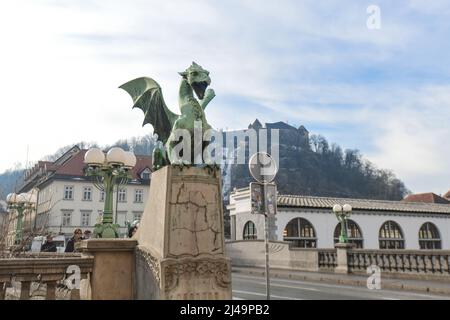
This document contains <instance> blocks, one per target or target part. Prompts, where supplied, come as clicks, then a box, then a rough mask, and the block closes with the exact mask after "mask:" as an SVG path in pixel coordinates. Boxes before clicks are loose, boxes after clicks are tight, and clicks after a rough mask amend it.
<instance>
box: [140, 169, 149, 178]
mask: <svg viewBox="0 0 450 320" xmlns="http://www.w3.org/2000/svg"><path fill="white" fill-rule="evenodd" d="M150 173H151V171H150V169H149V168H145V170H143V171H142V172H141V179H142V180H149V179H150Z"/></svg>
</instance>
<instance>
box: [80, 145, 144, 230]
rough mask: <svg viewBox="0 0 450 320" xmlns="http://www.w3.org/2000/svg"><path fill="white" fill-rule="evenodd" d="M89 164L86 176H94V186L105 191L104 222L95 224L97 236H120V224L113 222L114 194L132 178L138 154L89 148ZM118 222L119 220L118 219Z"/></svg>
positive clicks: (87, 153) (85, 158)
mask: <svg viewBox="0 0 450 320" xmlns="http://www.w3.org/2000/svg"><path fill="white" fill-rule="evenodd" d="M84 163H86V164H87V166H88V167H87V169H86V176H88V177H94V186H95V187H96V188H97V189H99V190H101V191H103V192H104V193H105V205H104V209H103V217H102V222H101V223H99V224H96V225H95V229H94V235H95V237H96V238H118V237H119V230H118V228H119V225H118V224H113V194H114V186H116V185H117V188H119V187H120V185H124V184H126V183H127V182H128V180H129V179H131V173H130V171H131V169H132V168H133V167H134V166H135V165H136V156H135V155H134V154H133V153H132V152H129V151H124V150H123V149H121V148H117V147H114V148H111V149H110V150H109V151H108V153H107V154H106V155H105V153H104V152H103V151H102V150H100V149H98V148H91V149H89V150H88V151H87V152H86V154H85V155H84ZM116 222H117V221H116Z"/></svg>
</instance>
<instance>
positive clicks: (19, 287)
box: [0, 252, 94, 300]
mask: <svg viewBox="0 0 450 320" xmlns="http://www.w3.org/2000/svg"><path fill="white" fill-rule="evenodd" d="M93 265H94V258H93V257H89V256H82V255H81V254H80V253H7V252H6V253H0V300H4V299H20V300H28V299H35V298H36V299H45V300H54V299H57V298H58V299H61V298H63V299H72V300H77V299H80V288H79V287H77V285H78V284H80V282H81V281H74V283H73V287H72V286H69V287H68V286H67V285H65V280H66V279H68V277H70V276H71V274H72V272H75V273H77V272H78V271H79V274H77V275H76V277H78V275H79V279H80V280H82V279H87V278H88V277H89V275H90V273H91V272H92V268H93ZM69 267H71V268H69ZM58 289H64V292H65V293H66V294H65V295H64V296H63V295H61V296H59V297H57V293H61V290H59V292H58Z"/></svg>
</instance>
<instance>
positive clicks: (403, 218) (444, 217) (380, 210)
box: [227, 188, 450, 250]
mask: <svg viewBox="0 0 450 320" xmlns="http://www.w3.org/2000/svg"><path fill="white" fill-rule="evenodd" d="M346 203H348V204H350V205H351V206H352V208H353V211H352V214H351V217H350V220H349V221H348V235H349V238H350V242H353V243H356V244H357V245H358V247H362V248H365V249H380V248H381V249H403V248H404V249H425V248H429V249H433V248H434V249H446V250H449V249H450V202H449V203H447V204H436V203H420V202H405V201H379V200H363V199H347V198H345V199H344V198H326V197H311V196H291V195H278V200H277V205H278V213H277V215H276V217H275V221H274V224H275V230H274V232H273V236H272V238H273V239H274V240H285V241H289V242H291V243H292V245H293V246H297V247H304V248H308V247H309V248H333V247H334V243H335V242H336V241H337V238H338V235H339V233H340V225H339V224H338V221H337V219H336V216H335V215H334V213H333V212H332V207H333V205H335V204H341V205H343V204H346ZM227 209H228V210H229V211H230V218H231V240H246V239H255V238H256V239H264V217H263V216H262V215H259V214H252V213H251V199H250V191H249V188H243V189H235V190H234V191H233V192H232V193H231V196H230V204H229V205H228V207H227Z"/></svg>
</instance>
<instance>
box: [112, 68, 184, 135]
mask: <svg viewBox="0 0 450 320" xmlns="http://www.w3.org/2000/svg"><path fill="white" fill-rule="evenodd" d="M119 88H121V89H123V90H125V91H126V92H128V93H129V94H130V96H131V98H132V99H133V108H139V109H141V110H142V111H144V122H143V123H142V126H144V125H146V124H147V123H150V124H151V125H152V126H153V129H154V133H156V134H157V135H158V139H159V140H161V141H162V142H163V143H166V141H167V139H168V138H169V136H170V132H171V131H172V127H173V124H174V122H175V120H176V119H177V118H178V115H176V114H175V113H173V112H172V111H170V110H169V108H167V106H166V103H165V102H164V98H163V95H162V91H161V87H160V86H159V84H158V83H157V82H156V81H155V80H153V79H150V78H147V77H142V78H137V79H134V80H131V81H129V82H127V83H125V84H123V85H121V86H120V87H119Z"/></svg>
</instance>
